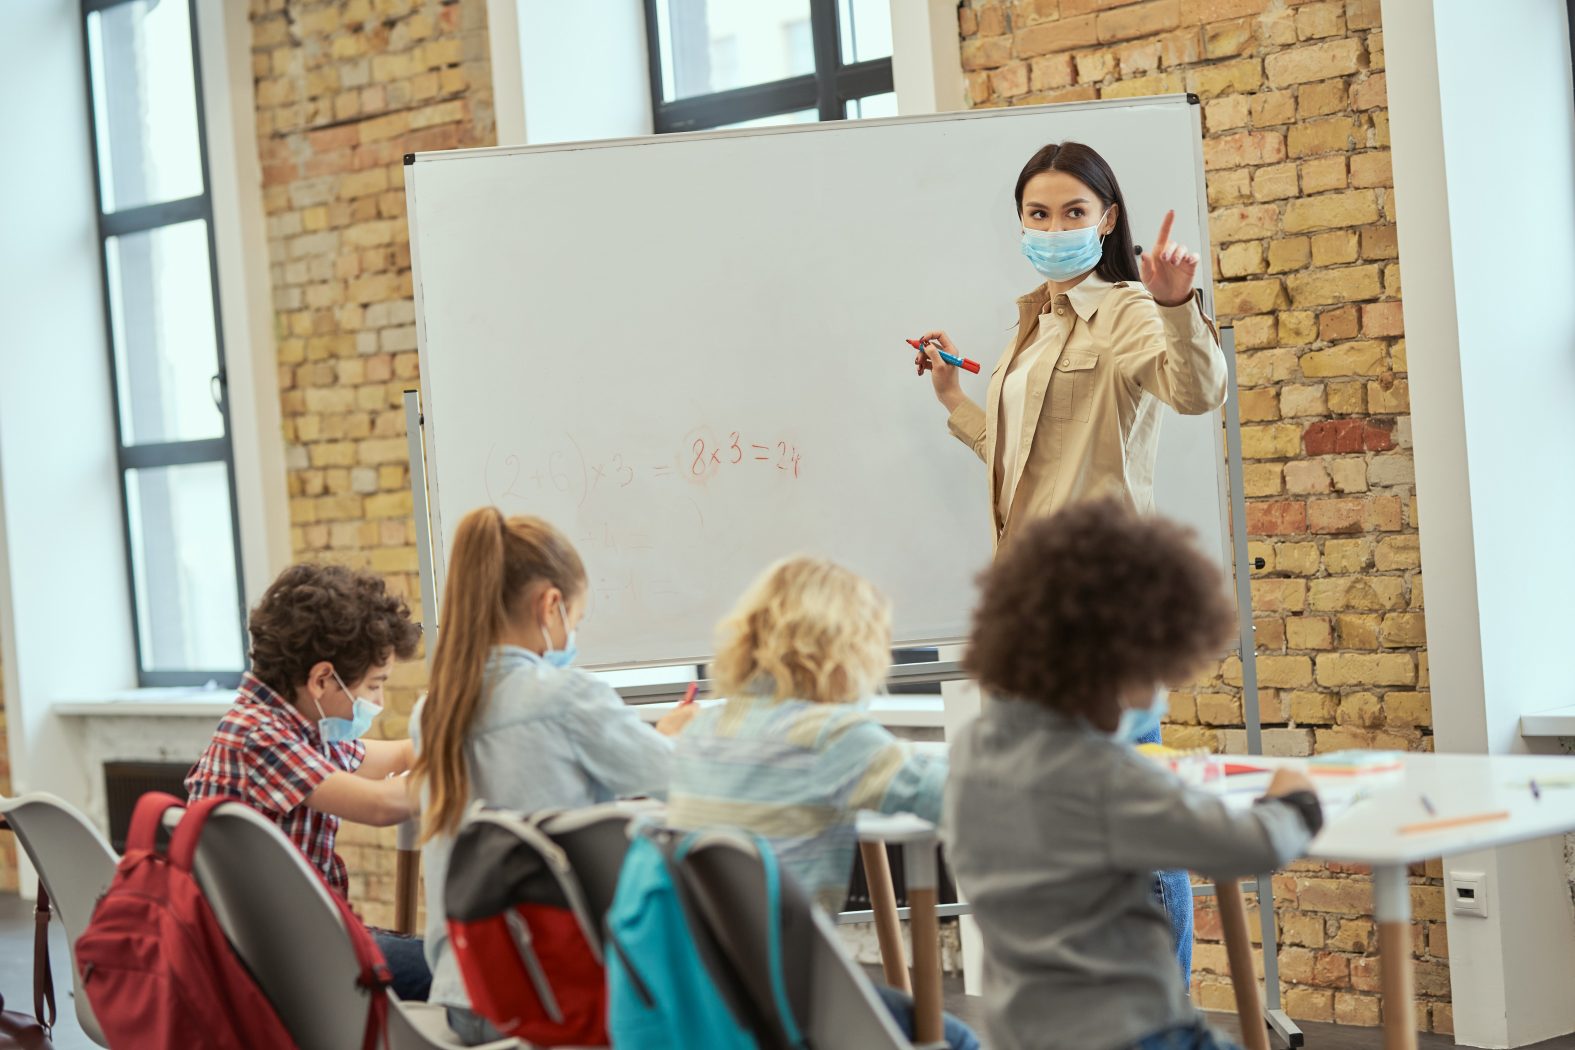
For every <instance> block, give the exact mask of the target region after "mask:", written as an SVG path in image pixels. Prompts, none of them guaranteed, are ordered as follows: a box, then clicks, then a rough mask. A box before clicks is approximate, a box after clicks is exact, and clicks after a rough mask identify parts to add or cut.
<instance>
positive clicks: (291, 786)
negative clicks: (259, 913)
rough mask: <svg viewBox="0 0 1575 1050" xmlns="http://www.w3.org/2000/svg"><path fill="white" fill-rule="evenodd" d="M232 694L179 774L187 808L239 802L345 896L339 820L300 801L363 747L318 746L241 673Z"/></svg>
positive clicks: (292, 712) (294, 717)
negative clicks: (337, 843) (211, 801)
mask: <svg viewBox="0 0 1575 1050" xmlns="http://www.w3.org/2000/svg"><path fill="white" fill-rule="evenodd" d="M239 693H240V695H239V696H237V697H236V698H235V706H234V707H232V708H230V711H229V713H228V714H226V715H225V716H224V718H222V719H221V720H220V721H219V727H218V728H217V729H215V730H214V731H213V739H212V740H211V741H209V743H208V748H207V750H205V751H204V752H203V753H202V757H201V758H199V759H197V764H196V765H194V766H192V767H191V772H190V773H187V774H186V791H187V794H189V795H190V796H191V800H192V801H193V802H195V801H197V800H198V799H203V798H213V797H215V796H219V797H223V798H234V799H239V800H240V801H242V802H245V803H246V804H247V805H249V806H251V807H252V808H253V809H255V810H257V811H258V812H259V813H262V814H263V815H264V816H266V817H268V818H269V819H270V820H272V821H273V822H274V823H276V824H278V825H279V827H280V828H281V829H282V830H283V831H284V833H285V835H286V836H287V837H288V838H289V839H290V841H291V842H293V843H295V845H296V848H297V849H299V850H300V851H301V852H302V853H303V854H305V855H306V859H307V860H308V861H310V862H311V863H312V864H313V866H315V867H316V868H317V870H318V871H320V872H322V873H323V877H324V878H325V879H327V880H328V884H329V885H330V886H332V887H333V888H334V889H336V890H338V891H339V892H340V893H341V894H345V893H347V892H348V890H349V885H350V879H349V876H348V875H346V874H345V862H344V861H343V860H341V859H340V858H339V854H337V853H335V852H334V835H335V834H336V833H337V832H338V831H339V818H338V817H334V816H329V815H328V814H327V813H319V812H317V811H316V810H315V809H312V808H311V807H310V806H306V805H303V804H302V803H304V802H305V801H306V796H308V795H310V794H311V793H312V792H313V791H315V790H317V785H319V784H321V783H322V782H323V781H324V780H327V779H328V777H329V775H330V774H333V773H338V772H346V773H351V772H354V771H355V770H356V768H357V767H359V766H360V765H361V761H362V759H364V758H366V745H365V744H363V743H361V742H360V741H359V740H357V741H353V742H351V743H348V744H340V743H331V744H324V743H323V739H322V737H321V736H320V735H319V734H318V731H317V723H316V722H312V721H310V720H308V719H306V718H303V717H302V716H301V714H300V712H298V711H296V709H295V708H294V707H293V706H292V705H291V704H290V703H289V702H288V701H286V700H285V699H284V697H282V696H280V695H279V694H278V693H276V692H274V691H273V690H272V689H270V688H268V687H267V686H266V685H264V684H263V683H262V682H261V681H259V680H258V679H257V678H255V677H253V676H252V675H251V674H250V673H249V672H248V673H247V674H245V675H243V676H242V677H241V686H240V690H239Z"/></svg>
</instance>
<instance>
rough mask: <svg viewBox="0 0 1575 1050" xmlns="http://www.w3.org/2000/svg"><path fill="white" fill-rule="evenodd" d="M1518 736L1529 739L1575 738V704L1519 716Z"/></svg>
mask: <svg viewBox="0 0 1575 1050" xmlns="http://www.w3.org/2000/svg"><path fill="white" fill-rule="evenodd" d="M1520 735H1521V736H1530V737H1548V736H1568V737H1575V704H1571V705H1570V706H1569V707H1556V708H1554V709H1553V710H1551V711H1538V712H1537V713H1536V714H1534V715H1521V716H1520Z"/></svg>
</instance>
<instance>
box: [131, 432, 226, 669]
mask: <svg viewBox="0 0 1575 1050" xmlns="http://www.w3.org/2000/svg"><path fill="white" fill-rule="evenodd" d="M126 503H127V510H128V515H127V517H128V518H129V520H130V522H131V561H132V570H133V575H134V577H135V584H136V601H137V624H138V628H139V630H140V631H141V637H142V654H141V656H142V669H143V670H144V671H238V670H240V669H241V668H242V667H243V666H244V663H243V654H242V641H241V638H242V634H241V631H242V627H241V617H240V598H239V596H238V595H237V593H236V582H235V532H234V528H233V526H232V525H231V521H230V479H229V472H228V471H227V470H226V469H225V466H224V464H223V463H194V464H188V465H183V466H178V467H153V468H148V469H143V470H128V471H127V472H126Z"/></svg>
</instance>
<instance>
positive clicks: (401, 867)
mask: <svg viewBox="0 0 1575 1050" xmlns="http://www.w3.org/2000/svg"><path fill="white" fill-rule="evenodd" d="M420 877H421V851H420V850H411V849H402V850H399V851H398V852H397V854H396V861H395V868H394V932H395V933H407V934H409V933H415V932H416V886H417V884H418V882H419V880H420Z"/></svg>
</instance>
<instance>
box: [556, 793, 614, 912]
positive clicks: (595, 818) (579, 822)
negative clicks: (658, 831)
mask: <svg viewBox="0 0 1575 1050" xmlns="http://www.w3.org/2000/svg"><path fill="white" fill-rule="evenodd" d="M634 817H635V811H633V810H631V809H630V808H629V807H627V806H622V805H619V804H618V803H607V804H606V805H601V806H587V807H585V808H583V809H571V810H566V811H565V812H562V813H556V814H554V815H553V816H550V817H547V818H546V819H544V820H543V821H542V823H541V829H542V830H543V831H545V832H546V833H547V834H548V835H549V836H551V837H552V841H554V842H556V843H557V844H558V846H559V847H560V848H561V849H562V850H563V852H564V853H565V854H567V855H568V858H569V866H570V867H571V868H573V869H574V874H575V875H576V876H578V877H579V880H580V888H581V889H582V890H584V891H585V904H586V907H587V908H589V909H590V912H591V915H592V916H593V917H594V919H595V922H596V925H597V928H598V929H600V928H601V924H602V922H603V921H604V920H605V919H606V917H607V909H608V908H610V907H612V900H613V894H614V893H615V892H616V891H617V888H618V872H619V871H620V870H622V868H623V855H624V854H625V853H627V852H628V851H629V821H631V820H632V819H634Z"/></svg>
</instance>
